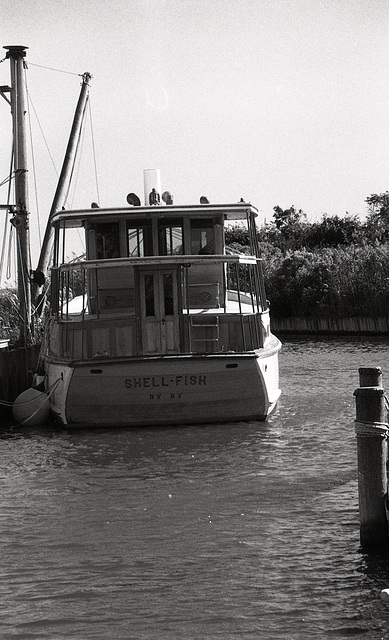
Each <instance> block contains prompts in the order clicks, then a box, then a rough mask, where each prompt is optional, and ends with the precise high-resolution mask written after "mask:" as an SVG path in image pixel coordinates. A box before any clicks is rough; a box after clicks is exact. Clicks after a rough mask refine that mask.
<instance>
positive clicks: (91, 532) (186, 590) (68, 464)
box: [0, 339, 389, 640]
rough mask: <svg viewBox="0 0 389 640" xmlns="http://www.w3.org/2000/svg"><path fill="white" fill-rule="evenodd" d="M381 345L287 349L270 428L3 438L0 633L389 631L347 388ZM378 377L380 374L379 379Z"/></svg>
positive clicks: (295, 343)
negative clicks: (362, 536) (370, 549)
mask: <svg viewBox="0 0 389 640" xmlns="http://www.w3.org/2000/svg"><path fill="white" fill-rule="evenodd" d="M387 356H388V346H387V344H386V341H384V340H353V341H346V340H331V341H321V340H316V341H312V340H310V341H306V340H302V339H300V340H289V341H285V344H284V348H283V351H282V353H281V358H280V367H281V387H282V390H283V394H282V398H281V401H280V403H279V406H278V408H277V410H276V412H275V413H274V414H273V416H271V418H270V420H269V421H268V422H266V423H257V422H250V423H239V424H226V425H212V426H209V427H207V426H201V427H191V426H189V427H185V428H182V429H180V428H155V429H131V430H126V429H117V430H112V431H108V430H82V431H77V432H73V431H69V430H65V429H60V430H57V429H54V428H47V429H43V428H42V429H39V428H36V429H30V430H20V429H19V430H18V429H14V428H12V427H5V428H4V430H3V432H2V434H1V437H0V482H1V492H0V543H1V549H2V562H1V565H0V572H1V580H0V595H1V598H0V629H1V634H0V636H1V637H2V638H8V637H9V638H11V637H12V638H40V639H44V638H50V639H51V640H53V639H54V638H55V639H61V638H74V639H77V640H79V639H81V638H82V639H83V640H84V639H85V640H86V639H89V638H96V639H97V638H98V639H102V638H104V639H105V638H126V639H127V638H136V639H140V640H141V639H154V638H158V640H160V639H161V640H163V639H166V640H170V639H177V640H178V639H182V638H185V639H192V638H193V639H195V638H196V639H197V638H201V639H203V638H205V639H207V640H208V639H213V638H215V639H216V638H223V639H228V640H229V639H231V640H232V639H235V638H245V639H246V638H249V639H253V640H254V639H256V640H258V639H259V640H262V639H264V640H272V639H277V640H279V639H284V638H285V639H288V640H297V639H298V640H300V639H301V640H302V639H306V638H327V637H328V638H346V637H347V638H349V637H354V636H358V637H359V638H363V639H364V640H373V639H377V638H381V637H382V638H387V637H388V635H389V607H388V605H386V604H385V603H383V602H382V601H381V600H380V598H379V593H380V590H381V589H382V588H384V587H387V586H389V568H388V567H389V563H388V562H387V560H388V559H387V558H369V557H367V556H365V555H363V554H361V553H360V550H359V524H358V512H357V486H356V443H355V435H354V428H353V420H354V412H355V409H354V399H353V391H354V389H355V388H356V387H357V386H358V367H359V366H382V368H383V370H384V381H385V366H386V362H387ZM388 379H389V371H388Z"/></svg>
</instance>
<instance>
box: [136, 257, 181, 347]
mask: <svg viewBox="0 0 389 640" xmlns="http://www.w3.org/2000/svg"><path fill="white" fill-rule="evenodd" d="M139 291H140V321H141V336H142V349H143V355H155V354H167V353H179V352H180V332H179V300H178V278H177V270H176V269H163V268H161V269H157V270H156V269H155V268H153V269H141V270H140V272H139Z"/></svg>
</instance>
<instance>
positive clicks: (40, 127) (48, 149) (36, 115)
mask: <svg viewBox="0 0 389 640" xmlns="http://www.w3.org/2000/svg"><path fill="white" fill-rule="evenodd" d="M28 98H29V102H30V105H31V107H32V109H33V111H34V114H35V117H36V121H37V123H38V127H39V129H40V132H41V134H42V138H43V141H44V143H45V145H46V149H47V151H48V154H49V156H50V160H51V163H52V165H53V167H54V171H55V175H56V176H57V178H58V176H59V173H58V169H57V167H56V165H55V162H54V158H53V155H52V153H51V151H50V147H49V143H48V142H47V138H46V136H45V134H44V131H43V129H42V125H41V123H40V120H39V118H38V114H37V112H36V110H35V107H34V104H33V102H32V100H31V96H30V95H29V96H28Z"/></svg>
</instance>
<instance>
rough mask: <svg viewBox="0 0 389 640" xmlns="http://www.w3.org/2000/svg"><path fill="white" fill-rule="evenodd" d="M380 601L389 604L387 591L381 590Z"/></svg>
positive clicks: (388, 591) (388, 592)
mask: <svg viewBox="0 0 389 640" xmlns="http://www.w3.org/2000/svg"><path fill="white" fill-rule="evenodd" d="M380 595H381V600H383V601H384V602H389V589H382V591H381V594H380Z"/></svg>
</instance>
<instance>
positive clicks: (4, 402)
mask: <svg viewBox="0 0 389 640" xmlns="http://www.w3.org/2000/svg"><path fill="white" fill-rule="evenodd" d="M61 380H62V378H58V380H55V382H53V384H52V385H51V387H49V388H48V389H47V391H45V392H43V393H44V394H45V395H47V398H50V397H51V396H52V395H53V393H54V391H55V390H56V388H57V387H58V384H59V383H60V382H61ZM31 389H33V387H31ZM32 402H35V398H34V399H32V400H24V401H23V402H20V405H21V406H23V405H28V404H31V403H32ZM44 402H46V399H45V400H44ZM0 405H2V406H4V407H13V405H14V401H13V402H10V401H9V400H0ZM42 406H43V405H42ZM34 415H35V414H34Z"/></svg>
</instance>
